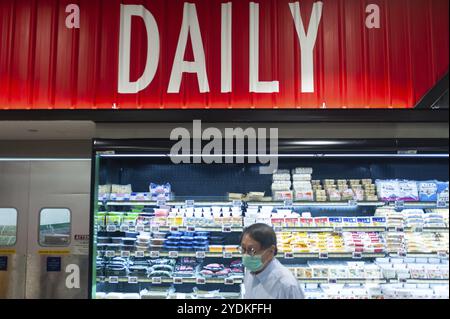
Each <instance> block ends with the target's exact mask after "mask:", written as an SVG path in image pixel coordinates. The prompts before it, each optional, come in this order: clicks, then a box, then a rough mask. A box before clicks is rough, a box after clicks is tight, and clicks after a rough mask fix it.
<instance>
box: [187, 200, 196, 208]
mask: <svg viewBox="0 0 450 319" xmlns="http://www.w3.org/2000/svg"><path fill="white" fill-rule="evenodd" d="M194 204H195V202H194V200H193V199H188V200H187V201H186V202H185V206H186V207H194Z"/></svg>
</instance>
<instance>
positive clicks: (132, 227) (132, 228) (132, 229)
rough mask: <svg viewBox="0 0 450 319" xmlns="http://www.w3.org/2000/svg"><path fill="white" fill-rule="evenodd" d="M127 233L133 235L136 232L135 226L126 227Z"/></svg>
mask: <svg viewBox="0 0 450 319" xmlns="http://www.w3.org/2000/svg"><path fill="white" fill-rule="evenodd" d="M128 231H130V232H132V233H134V232H135V231H136V227H135V226H130V227H128Z"/></svg>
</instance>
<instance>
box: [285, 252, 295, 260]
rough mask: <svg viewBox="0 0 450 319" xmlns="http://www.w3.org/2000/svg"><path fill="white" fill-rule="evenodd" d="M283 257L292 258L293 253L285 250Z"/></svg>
mask: <svg viewBox="0 0 450 319" xmlns="http://www.w3.org/2000/svg"><path fill="white" fill-rule="evenodd" d="M284 258H285V259H293V258H294V253H291V252H286V253H284Z"/></svg>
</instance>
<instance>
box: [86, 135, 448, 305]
mask: <svg viewBox="0 0 450 319" xmlns="http://www.w3.org/2000/svg"><path fill="white" fill-rule="evenodd" d="M448 142H449V141H448V139H351V140H350V139H326V140H324V139H321V140H306V139H282V140H280V141H279V149H278V153H279V155H280V156H282V155H283V154H292V153H295V154H298V155H299V156H300V157H301V156H306V155H308V154H315V156H319V157H321V158H324V157H326V156H330V158H333V157H335V156H337V157H339V156H340V155H342V156H347V157H353V156H354V155H358V156H360V157H363V158H364V157H367V158H372V157H377V156H379V157H406V158H407V157H421V156H422V157H427V156H441V157H447V158H448V153H449V145H448ZM173 143H175V142H174V141H170V140H167V139H121V140H111V139H94V140H93V142H92V145H93V146H92V172H91V174H92V175H91V208H90V226H89V227H90V232H91V239H90V243H89V265H90V267H89V274H88V277H89V286H88V287H89V289H88V290H89V298H92V288H93V285H95V284H96V282H93V265H94V264H95V255H94V254H95V247H94V245H93V234H92V231H93V230H94V214H95V211H96V205H98V197H97V189H98V188H97V185H96V184H95V183H96V181H97V176H96V174H97V173H98V172H97V168H98V162H97V161H98V157H97V155H98V154H100V155H101V156H105V157H108V156H123V157H130V158H132V157H135V156H138V157H139V156H144V157H145V156H146V155H156V154H168V153H169V151H170V148H171V146H172V144H173ZM172 203H173V204H176V203H177V202H176V201H174V202H170V201H169V202H167V204H172ZM109 204H111V205H138V204H145V205H149V204H156V203H153V202H148V201H146V202H139V201H137V202H120V203H119V202H117V201H116V202H114V201H112V202H110V203H109ZM178 204H182V203H181V202H180V203H178ZM199 204H203V205H204V203H202V202H199ZM222 204H224V202H223V203H222ZM228 204H230V203H228ZM246 204H247V205H265V204H267V202H248V203H246ZM270 204H274V203H273V202H271V203H270ZM279 204H280V205H281V204H282V203H279ZM311 204H312V205H314V204H316V205H331V206H335V207H341V206H348V205H361V206H364V205H366V206H367V205H369V206H375V207H378V206H384V205H385V204H386V203H384V202H367V203H365V202H357V203H348V202H336V203H329V202H317V203H311V202H307V203H306V202H305V203H303V202H293V203H292V204H291V205H293V206H295V205H297V206H301V205H308V206H311ZM391 204H392V203H391ZM406 204H407V205H406ZM423 204H424V205H425V206H427V205H428V206H429V207H435V205H433V204H430V203H428V204H426V203H423ZM408 205H409V206H410V207H414V205H417V203H405V207H406V206H408ZM297 228H298V227H297ZM297 228H296V229H297ZM325 228H326V227H325ZM325 228H323V229H321V231H330V232H334V231H335V230H334V229H333V228H330V227H328V228H326V229H325ZM281 229H282V230H283V228H281ZM302 229H303V228H302ZM297 230H300V228H298V229H297ZM384 230H385V229H383V230H380V229H374V228H371V231H384ZM232 231H237V232H238V231H241V228H239V227H237V228H236V227H235V229H233V230H232ZM340 231H342V230H340ZM445 231H448V229H447V230H445ZM163 255H164V253H162V254H161V255H160V256H163ZM184 255H186V256H195V253H193V254H192V253H184V254H180V255H179V256H184ZM213 255H214V254H211V257H217V256H213ZM316 255H317V254H314V253H296V254H292V256H289V258H313V257H317V256H316ZM381 255H383V256H386V254H385V253H383V254H377V253H373V254H370V253H364V254H362V255H361V256H358V259H361V258H362V259H365V258H376V257H379V256H381ZM419 255H423V256H426V254H419ZM233 256H234V257H237V256H238V255H233ZM278 257H280V258H283V257H284V258H285V257H287V256H286V255H285V256H283V255H282V254H279V256H278ZM352 257H353V256H352V254H351V253H350V254H348V253H331V252H330V253H329V254H328V255H327V256H326V259H328V258H330V259H341V258H352ZM319 258H320V257H319ZM324 280H325V279H320V278H319V279H317V280H316V281H314V280H311V281H307V282H323V281H324ZM354 281H355V280H353V279H348V280H347V281H345V280H341V281H339V282H354Z"/></svg>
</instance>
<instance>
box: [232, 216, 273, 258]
mask: <svg viewBox="0 0 450 319" xmlns="http://www.w3.org/2000/svg"><path fill="white" fill-rule="evenodd" d="M245 235H248V236H250V238H252V239H253V240H255V241H257V242H258V243H259V244H260V245H261V247H262V248H263V249H267V248H269V247H270V246H272V245H275V255H276V254H277V252H278V250H277V235H276V234H275V232H274V230H273V228H272V227H271V226H269V225H267V224H262V223H257V224H253V225H251V226H249V227H247V228H244V231H243V232H242V234H241V239H240V242H242V239H243V238H244V236H245Z"/></svg>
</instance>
